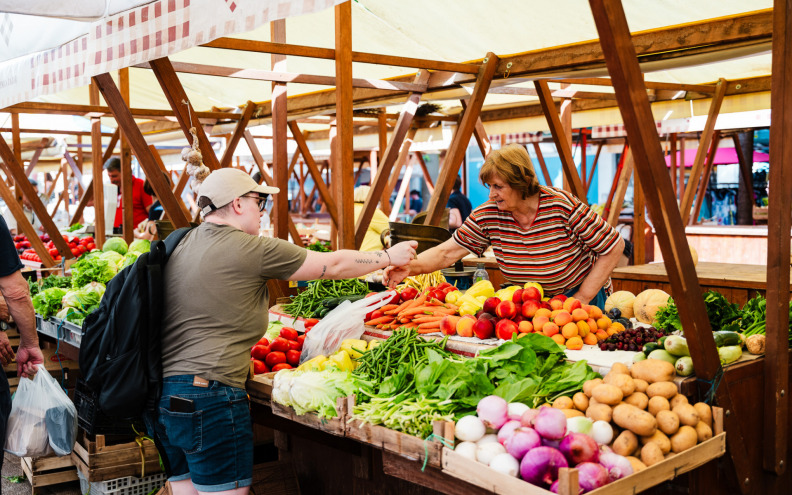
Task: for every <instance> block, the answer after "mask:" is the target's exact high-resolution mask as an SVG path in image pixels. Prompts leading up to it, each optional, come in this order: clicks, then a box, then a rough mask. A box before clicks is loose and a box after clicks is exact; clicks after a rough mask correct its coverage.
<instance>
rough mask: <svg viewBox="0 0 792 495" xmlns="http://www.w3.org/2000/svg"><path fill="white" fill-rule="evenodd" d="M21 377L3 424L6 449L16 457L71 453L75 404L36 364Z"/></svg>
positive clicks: (75, 425)
mask: <svg viewBox="0 0 792 495" xmlns="http://www.w3.org/2000/svg"><path fill="white" fill-rule="evenodd" d="M38 368H39V369H38V372H36V376H35V377H34V378H33V379H32V380H31V379H29V378H26V377H22V378H21V379H20V380H19V387H18V388H17V391H16V394H14V400H13V402H12V403H11V414H10V415H9V416H8V426H7V427H6V439H5V451H6V452H10V453H12V454H14V455H16V456H19V457H38V456H43V455H47V454H50V453H52V452H54V453H55V454H57V455H68V454H70V453H71V450H72V447H73V446H74V442H75V441H76V440H77V408H76V407H74V403H73V402H72V401H71V400H70V399H69V397H68V396H67V395H66V394H65V393H64V392H63V389H62V388H61V387H60V385H59V384H58V382H57V381H56V380H55V379H54V378H52V375H50V374H49V372H48V371H47V370H46V368H44V366H42V365H39V367H38Z"/></svg>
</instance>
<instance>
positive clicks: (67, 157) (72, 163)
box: [63, 150, 83, 189]
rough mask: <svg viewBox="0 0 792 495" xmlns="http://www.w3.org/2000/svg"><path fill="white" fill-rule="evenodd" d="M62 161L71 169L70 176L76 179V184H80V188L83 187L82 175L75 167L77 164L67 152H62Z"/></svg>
mask: <svg viewBox="0 0 792 495" xmlns="http://www.w3.org/2000/svg"><path fill="white" fill-rule="evenodd" d="M63 159H64V160H65V161H66V164H67V165H68V166H69V168H70V169H71V172H72V174H73V175H74V177H75V178H76V179H77V182H78V183H79V184H80V188H81V189H82V187H83V184H82V182H83V175H82V172H81V171H80V168H79V167H78V166H77V162H75V161H74V157H73V156H72V155H71V153H69V150H65V151H64V152H63Z"/></svg>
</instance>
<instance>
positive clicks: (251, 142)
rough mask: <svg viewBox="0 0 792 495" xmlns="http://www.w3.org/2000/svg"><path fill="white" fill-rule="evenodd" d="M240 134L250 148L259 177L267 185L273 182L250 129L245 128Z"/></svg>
mask: <svg viewBox="0 0 792 495" xmlns="http://www.w3.org/2000/svg"><path fill="white" fill-rule="evenodd" d="M242 135H243V136H244V138H245V143H246V144H247V146H248V149H249V150H250V154H251V155H253V162H254V163H255V164H256V166H257V167H258V171H259V173H260V174H261V178H262V179H264V181H265V182H266V183H267V184H269V185H273V184H275V180H274V179H273V178H272V176H271V175H270V174H269V172H268V171H267V167H266V164H265V163H264V157H262V156H261V152H260V151H259V149H258V146H256V141H255V139H253V135H252V134H250V131H249V130H247V129H245V132H244V133H243V134H242Z"/></svg>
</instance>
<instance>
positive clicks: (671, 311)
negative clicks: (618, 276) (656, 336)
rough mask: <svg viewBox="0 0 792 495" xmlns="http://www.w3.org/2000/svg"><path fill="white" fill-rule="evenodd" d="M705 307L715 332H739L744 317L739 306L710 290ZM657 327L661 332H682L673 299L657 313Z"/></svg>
mask: <svg viewBox="0 0 792 495" xmlns="http://www.w3.org/2000/svg"><path fill="white" fill-rule="evenodd" d="M704 306H705V307H706V309H707V318H708V319H709V322H710V326H711V327H712V329H713V330H729V331H737V329H738V328H739V326H740V322H739V320H740V318H741V317H742V314H741V312H740V310H739V306H738V305H737V304H734V303H730V302H729V301H728V299H726V297H724V296H723V294H721V293H720V292H717V291H714V290H710V291H707V292H705V293H704ZM655 326H656V327H657V328H659V329H661V330H679V331H682V322H681V321H680V319H679V311H678V310H677V307H676V304H674V300H673V299H672V298H670V297H669V298H668V304H666V305H665V306H663V307H662V308H660V309H659V310H658V311H657V313H655Z"/></svg>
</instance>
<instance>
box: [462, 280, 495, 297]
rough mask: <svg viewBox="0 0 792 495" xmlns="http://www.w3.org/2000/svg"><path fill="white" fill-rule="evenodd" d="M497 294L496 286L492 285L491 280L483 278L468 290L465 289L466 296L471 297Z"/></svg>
mask: <svg viewBox="0 0 792 495" xmlns="http://www.w3.org/2000/svg"><path fill="white" fill-rule="evenodd" d="M494 295H495V288H494V287H493V286H492V282H490V281H489V280H481V281H480V282H476V283H475V284H473V286H472V287H470V288H469V289H468V290H467V291H465V296H471V297H479V296H486V297H492V296H494Z"/></svg>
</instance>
